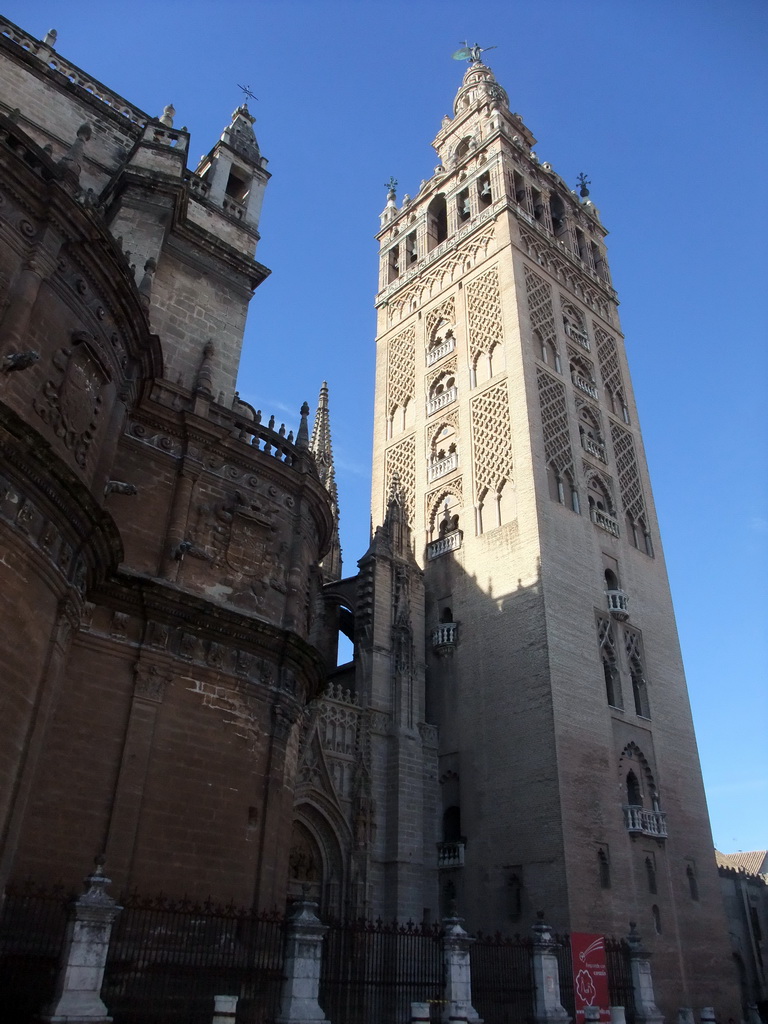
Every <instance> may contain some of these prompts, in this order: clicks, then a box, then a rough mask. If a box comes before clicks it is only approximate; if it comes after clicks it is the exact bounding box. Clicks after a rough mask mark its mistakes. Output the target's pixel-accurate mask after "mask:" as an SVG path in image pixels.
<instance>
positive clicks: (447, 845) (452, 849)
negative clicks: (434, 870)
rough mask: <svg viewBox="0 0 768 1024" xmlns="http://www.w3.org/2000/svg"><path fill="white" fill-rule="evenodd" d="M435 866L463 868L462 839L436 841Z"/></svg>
mask: <svg viewBox="0 0 768 1024" xmlns="http://www.w3.org/2000/svg"><path fill="white" fill-rule="evenodd" d="M437 866H438V868H463V867H464V840H463V839H452V840H450V841H449V842H443V843H438V844H437Z"/></svg>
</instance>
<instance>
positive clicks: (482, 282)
mask: <svg viewBox="0 0 768 1024" xmlns="http://www.w3.org/2000/svg"><path fill="white" fill-rule="evenodd" d="M466 296H467V321H468V323H469V358H470V361H471V363H472V365H473V366H474V365H475V363H476V362H477V358H478V356H479V355H480V353H481V352H490V351H491V350H492V349H493V347H494V345H498V344H499V343H500V342H501V341H502V339H503V337H504V331H503V327H502V321H501V291H500V290H499V272H498V270H497V268H496V267H491V269H490V270H486V272H485V273H484V274H481V275H480V277H476V278H475V280H474V281H470V282H469V284H468V285H467V288H466Z"/></svg>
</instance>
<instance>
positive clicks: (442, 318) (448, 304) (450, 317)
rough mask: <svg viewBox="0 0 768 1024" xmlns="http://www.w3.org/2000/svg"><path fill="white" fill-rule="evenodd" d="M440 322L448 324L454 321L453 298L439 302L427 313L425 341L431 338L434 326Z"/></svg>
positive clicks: (454, 308)
mask: <svg viewBox="0 0 768 1024" xmlns="http://www.w3.org/2000/svg"><path fill="white" fill-rule="evenodd" d="M440 323H447V324H449V325H450V324H455V323H456V303H455V302H454V301H453V298H450V299H446V301H445V302H441V303H440V305H439V306H435V308H434V309H430V311H429V312H428V313H427V342H430V341H431V340H432V335H433V333H434V331H435V328H436V327H438V325H439V324H440Z"/></svg>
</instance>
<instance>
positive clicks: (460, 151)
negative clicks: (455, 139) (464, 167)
mask: <svg viewBox="0 0 768 1024" xmlns="http://www.w3.org/2000/svg"><path fill="white" fill-rule="evenodd" d="M471 145H472V138H471V136H470V135H467V136H465V137H464V138H463V139H462V140H461V142H460V143H459V144H458V146H457V147H456V149H455V150H454V154H453V155H454V159H455V160H456V162H457V163H458V161H459V160H463V159H464V157H465V156H467V155H468V153H469V150H470V148H471Z"/></svg>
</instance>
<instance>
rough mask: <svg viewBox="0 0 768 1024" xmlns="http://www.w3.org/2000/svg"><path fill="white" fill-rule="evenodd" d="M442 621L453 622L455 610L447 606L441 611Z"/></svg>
mask: <svg viewBox="0 0 768 1024" xmlns="http://www.w3.org/2000/svg"><path fill="white" fill-rule="evenodd" d="M440 621H441V622H453V612H452V611H451V609H450V608H448V607H447V606H446V607H445V608H443V610H442V611H441V612H440Z"/></svg>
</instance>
